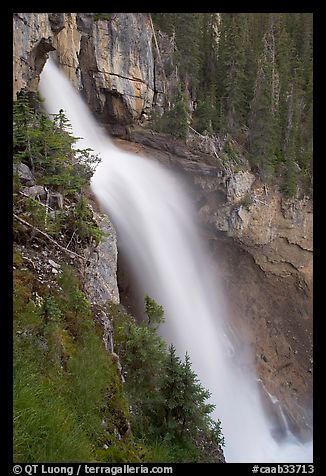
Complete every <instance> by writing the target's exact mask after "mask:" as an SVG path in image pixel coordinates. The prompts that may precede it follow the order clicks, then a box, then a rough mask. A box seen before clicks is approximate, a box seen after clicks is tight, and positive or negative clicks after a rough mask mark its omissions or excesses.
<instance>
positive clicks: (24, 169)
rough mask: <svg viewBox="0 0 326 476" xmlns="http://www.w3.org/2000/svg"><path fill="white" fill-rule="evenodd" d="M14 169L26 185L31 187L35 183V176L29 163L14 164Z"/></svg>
mask: <svg viewBox="0 0 326 476" xmlns="http://www.w3.org/2000/svg"><path fill="white" fill-rule="evenodd" d="M13 169H14V174H17V175H18V177H19V178H20V180H21V182H22V183H23V184H24V185H27V186H30V187H31V186H33V185H35V178H34V176H33V174H32V172H31V169H30V168H29V167H28V166H27V165H25V164H23V163H19V164H14V166H13Z"/></svg>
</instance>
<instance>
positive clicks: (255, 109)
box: [249, 19, 279, 181]
mask: <svg viewBox="0 0 326 476" xmlns="http://www.w3.org/2000/svg"><path fill="white" fill-rule="evenodd" d="M263 41H264V49H263V52H262V55H261V57H260V59H259V66H258V73H257V79H256V84H255V91H254V98H253V101H252V104H251V120H250V156H249V157H250V160H251V164H252V165H253V166H254V167H256V168H257V170H258V171H259V172H260V173H261V175H262V177H263V179H264V180H266V181H270V180H271V179H272V177H273V175H274V169H275V162H276V160H277V156H276V153H277V150H278V134H279V124H278V105H279V78H278V72H277V69H276V64H275V37H274V23H273V20H272V19H271V22H270V25H269V28H268V31H267V32H266V33H265V35H264V39H263Z"/></svg>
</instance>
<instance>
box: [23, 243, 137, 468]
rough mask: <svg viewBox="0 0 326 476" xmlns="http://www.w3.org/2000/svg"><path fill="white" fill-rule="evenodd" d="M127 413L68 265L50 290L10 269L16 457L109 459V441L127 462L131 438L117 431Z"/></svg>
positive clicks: (115, 372) (114, 369) (114, 372)
mask: <svg viewBox="0 0 326 476" xmlns="http://www.w3.org/2000/svg"><path fill="white" fill-rule="evenodd" d="M20 261H21V260H20V258H19V254H18V253H17V252H16V263H19V262H20ZM36 293H37V294H36ZM36 296H38V298H39V300H37V299H36ZM127 415H128V410H127V405H126V401H125V397H124V393H123V389H122V383H121V380H120V377H119V373H118V370H117V367H116V364H115V363H114V361H113V360H112V359H111V358H110V356H109V355H108V354H107V352H106V350H105V347H104V344H103V342H102V339H101V337H100V336H99V335H98V334H97V332H96V329H95V326H94V323H93V320H92V315H91V308H90V304H89V302H88V301H87V299H86V297H85V295H84V294H83V292H82V291H81V290H80V285H79V281H78V278H77V277H76V275H75V274H74V272H73V271H72V269H71V268H69V267H65V268H64V271H63V273H62V275H61V277H60V278H59V282H58V286H57V287H53V288H51V289H49V288H48V287H46V286H45V287H42V284H41V283H40V281H38V279H37V277H36V276H35V275H34V274H33V273H32V272H30V271H28V270H24V269H19V270H18V269H17V270H15V272H14V460H15V462H39V461H44V462H78V461H86V462H91V461H99V462H100V461H103V462H104V461H113V462H114V461H117V459H114V458H115V457H114V452H113V450H112V448H113V447H114V446H115V445H118V446H119V445H120V459H119V460H118V461H121V458H122V459H124V461H128V457H129V454H130V452H131V451H132V448H133V445H134V444H133V441H132V437H130V439H129V440H128V442H127V443H126V445H125V447H124V444H123V442H122V443H121V441H120V440H119V438H118V437H117V435H118V434H119V433H121V434H123V433H124V432H125V428H126V427H127V424H126V420H127ZM103 421H105V422H106V425H105V426H103ZM105 442H106V444H107V446H108V447H109V448H108V449H106V450H105V449H103V445H104V443H105ZM134 458H135V457H134ZM134 460H135V459H134ZM138 461H140V459H139V457H138Z"/></svg>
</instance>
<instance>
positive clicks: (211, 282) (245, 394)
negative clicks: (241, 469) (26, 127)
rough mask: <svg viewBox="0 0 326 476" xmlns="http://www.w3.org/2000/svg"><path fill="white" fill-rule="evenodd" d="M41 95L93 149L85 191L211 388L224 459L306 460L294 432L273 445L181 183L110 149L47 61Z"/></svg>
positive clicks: (171, 336) (173, 338)
mask: <svg viewBox="0 0 326 476" xmlns="http://www.w3.org/2000/svg"><path fill="white" fill-rule="evenodd" d="M40 92H41V95H42V96H43V97H44V98H45V107H46V109H47V111H48V112H50V113H57V112H58V111H59V109H61V108H62V109H64V111H65V113H66V115H67V117H68V118H69V120H70V121H71V124H72V129H73V133H74V135H75V136H77V137H81V138H83V139H82V140H80V142H79V144H78V145H79V146H83V147H91V148H92V149H94V151H95V152H96V153H99V154H100V156H101V158H102V162H101V163H100V165H99V166H98V168H97V170H96V172H95V174H94V176H93V179H92V183H91V186H92V190H93V192H94V193H95V195H96V197H97V199H98V201H99V202H100V203H101V205H102V207H103V209H104V210H105V211H106V212H107V213H108V215H109V216H110V217H111V218H112V220H113V222H114V224H115V227H116V228H117V230H118V234H119V240H120V241H119V246H120V248H121V249H123V252H124V254H125V256H127V258H128V262H129V265H130V267H131V268H132V270H133V274H134V276H135V277H136V279H137V282H138V283H139V286H140V289H141V290H142V291H143V292H144V293H145V292H146V293H148V294H149V295H150V296H152V297H154V298H155V300H157V302H159V303H160V304H162V305H163V307H164V310H165V318H166V322H165V323H164V325H163V326H162V329H161V331H160V332H161V334H162V335H163V336H164V338H165V339H166V340H167V341H168V342H173V343H174V345H175V346H176V348H177V351H178V354H179V355H180V356H183V355H184V353H185V352H186V351H188V353H189V354H190V357H191V360H192V363H193V369H194V370H195V371H196V373H197V374H198V376H199V378H200V381H201V382H202V384H203V385H204V386H205V387H206V388H208V389H209V390H210V391H211V393H212V397H211V400H212V402H213V403H214V404H215V405H216V410H215V414H214V416H215V417H216V418H219V419H220V420H221V422H222V429H223V434H224V436H225V443H226V446H225V450H224V452H225V456H226V460H227V461H228V462H254V463H258V462H278V463H286V462H291V463H300V462H301V463H309V462H312V443H311V442H310V443H306V444H302V443H300V442H299V441H298V440H297V439H296V438H295V437H294V436H293V435H292V434H291V433H289V434H288V435H287V437H286V438H283V439H282V441H280V442H277V441H275V439H274V438H273V436H272V434H271V428H272V423H271V422H270V421H269V419H268V417H267V416H266V414H265V412H264V410H263V407H262V403H261V400H260V396H259V389H258V383H257V379H256V375H254V374H250V373H249V372H248V370H245V369H244V368H241V365H242V361H241V360H240V361H239V360H238V359H237V357H238V352H237V346H236V344H235V341H234V339H232V337H230V336H229V335H230V334H229V332H230V330H229V327H228V323H227V322H226V319H225V315H226V307H225V304H224V302H223V296H222V295H221V291H220V285H219V283H218V282H217V278H216V277H215V275H213V273H212V272H211V265H212V263H211V262H210V260H209V257H208V254H207V253H206V250H205V247H204V244H203V243H202V242H201V240H200V237H199V231H198V230H197V229H196V226H195V212H194V210H193V209H192V206H191V200H190V198H189V196H188V192H187V191H186V190H185V189H184V186H183V185H182V183H181V182H180V181H178V179H177V178H176V177H175V176H174V175H173V174H172V172H170V171H167V170H166V169H164V167H162V166H161V165H159V164H157V163H156V162H155V161H154V160H150V159H146V158H143V157H140V156H138V155H136V154H133V153H129V152H126V151H123V150H121V149H119V148H117V147H116V146H115V145H114V144H113V143H112V141H111V140H110V138H109V137H108V136H107V135H106V134H104V133H103V132H101V129H100V127H99V125H98V124H97V123H96V121H95V120H94V118H93V117H92V115H91V113H90V111H89V109H88V107H87V106H86V105H85V103H84V102H83V100H82V99H81V97H80V96H79V94H78V92H76V91H75V90H74V88H73V86H72V85H71V84H70V82H69V80H68V79H67V78H66V77H65V76H64V74H63V73H62V72H61V71H59V69H58V68H57V67H56V65H55V64H54V63H53V62H52V61H51V60H49V61H48V62H47V64H46V65H45V68H44V71H43V72H42V75H41V82H40ZM241 344H242V345H243V344H244V343H241Z"/></svg>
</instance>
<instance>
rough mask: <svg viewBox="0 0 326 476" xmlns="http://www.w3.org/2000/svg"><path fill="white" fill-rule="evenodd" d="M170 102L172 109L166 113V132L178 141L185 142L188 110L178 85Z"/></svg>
mask: <svg viewBox="0 0 326 476" xmlns="http://www.w3.org/2000/svg"><path fill="white" fill-rule="evenodd" d="M172 101H173V106H172V109H171V110H170V111H168V112H167V113H166V131H168V132H169V133H170V134H172V135H173V136H174V137H176V138H178V139H183V140H185V139H186V138H187V132H188V108H187V104H186V97H185V94H184V92H183V90H182V88H181V86H180V85H179V86H178V87H177V90H176V93H175V95H174V97H173V100H172Z"/></svg>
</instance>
